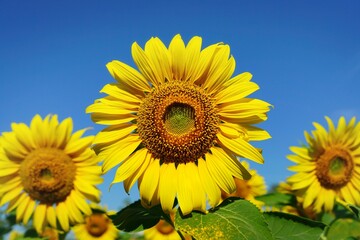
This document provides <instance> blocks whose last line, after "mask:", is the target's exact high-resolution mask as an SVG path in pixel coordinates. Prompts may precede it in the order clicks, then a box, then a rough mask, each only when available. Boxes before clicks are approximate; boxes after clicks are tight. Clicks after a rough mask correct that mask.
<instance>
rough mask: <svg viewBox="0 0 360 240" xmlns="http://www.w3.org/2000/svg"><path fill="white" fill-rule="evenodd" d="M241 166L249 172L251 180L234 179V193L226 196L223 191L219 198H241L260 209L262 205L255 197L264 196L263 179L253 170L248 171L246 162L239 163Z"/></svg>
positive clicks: (248, 166) (264, 186)
mask: <svg viewBox="0 0 360 240" xmlns="http://www.w3.org/2000/svg"><path fill="white" fill-rule="evenodd" d="M241 165H243V166H244V167H245V169H246V170H248V171H249V173H250V175H251V178H250V179H248V180H244V179H237V178H235V185H236V191H235V192H233V193H231V194H227V193H226V192H224V191H223V192H222V194H221V197H222V198H228V197H241V198H244V199H246V200H249V201H250V202H252V203H254V204H255V205H256V206H258V207H259V208H260V207H262V206H263V205H264V203H263V202H261V201H259V200H256V199H255V197H257V196H261V195H264V194H266V184H265V180H264V177H263V176H261V175H259V174H258V173H257V171H256V170H255V169H250V165H249V163H247V162H246V161H241Z"/></svg>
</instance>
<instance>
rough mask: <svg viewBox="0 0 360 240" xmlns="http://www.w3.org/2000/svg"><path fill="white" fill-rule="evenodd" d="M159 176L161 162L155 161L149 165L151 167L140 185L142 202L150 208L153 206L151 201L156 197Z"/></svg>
mask: <svg viewBox="0 0 360 240" xmlns="http://www.w3.org/2000/svg"><path fill="white" fill-rule="evenodd" d="M159 174H160V160H159V159H155V160H153V161H152V162H151V163H150V164H149V167H148V168H147V169H146V171H145V172H144V175H143V177H142V180H141V184H140V197H141V200H142V201H143V202H145V203H146V204H147V205H149V206H151V205H153V203H152V202H151V200H152V198H153V196H154V195H155V190H156V188H157V186H158V183H159Z"/></svg>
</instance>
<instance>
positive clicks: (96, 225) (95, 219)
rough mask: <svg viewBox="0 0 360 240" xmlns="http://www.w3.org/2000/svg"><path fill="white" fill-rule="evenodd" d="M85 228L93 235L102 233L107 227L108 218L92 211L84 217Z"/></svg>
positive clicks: (98, 235)
mask: <svg viewBox="0 0 360 240" xmlns="http://www.w3.org/2000/svg"><path fill="white" fill-rule="evenodd" d="M85 221H86V230H87V231H88V233H89V234H90V235H92V236H94V237H100V236H101V235H103V234H104V233H105V232H106V230H107V229H108V227H109V223H110V220H109V219H108V218H107V217H106V216H105V215H104V214H100V213H94V214H92V215H91V216H89V217H87V218H86V220H85Z"/></svg>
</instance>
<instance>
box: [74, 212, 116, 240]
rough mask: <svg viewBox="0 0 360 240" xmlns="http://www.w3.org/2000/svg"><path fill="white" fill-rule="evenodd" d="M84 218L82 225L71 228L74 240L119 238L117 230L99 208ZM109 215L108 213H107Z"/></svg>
mask: <svg viewBox="0 0 360 240" xmlns="http://www.w3.org/2000/svg"><path fill="white" fill-rule="evenodd" d="M92 208H93V213H92V214H90V215H87V216H86V217H85V221H84V222H83V223H80V224H77V225H76V226H74V227H73V231H74V233H75V238H76V239H79V240H82V239H86V240H114V239H118V237H119V230H118V229H117V228H116V227H115V225H114V224H113V223H112V221H111V219H110V218H108V216H107V211H106V210H105V209H103V208H101V207H99V206H97V207H96V208H95V209H94V207H92ZM108 213H109V214H110V212H108Z"/></svg>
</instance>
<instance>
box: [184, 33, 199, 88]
mask: <svg viewBox="0 0 360 240" xmlns="http://www.w3.org/2000/svg"><path fill="white" fill-rule="evenodd" d="M201 43H202V39H201V37H197V36H195V37H193V38H191V39H190V41H189V43H188V44H187V45H186V49H185V71H184V80H190V81H192V82H193V81H194V80H195V79H194V77H195V75H196V72H195V71H196V68H197V66H198V63H199V59H200V52H201Z"/></svg>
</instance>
